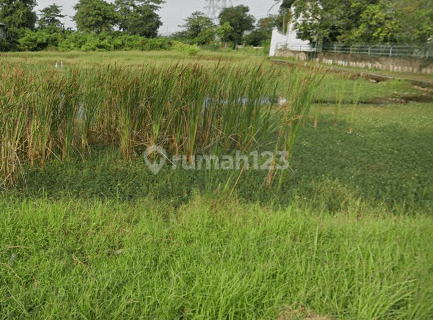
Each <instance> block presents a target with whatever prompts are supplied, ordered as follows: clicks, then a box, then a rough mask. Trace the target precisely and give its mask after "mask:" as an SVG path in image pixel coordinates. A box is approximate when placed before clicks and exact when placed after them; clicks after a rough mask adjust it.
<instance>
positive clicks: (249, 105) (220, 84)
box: [0, 62, 319, 186]
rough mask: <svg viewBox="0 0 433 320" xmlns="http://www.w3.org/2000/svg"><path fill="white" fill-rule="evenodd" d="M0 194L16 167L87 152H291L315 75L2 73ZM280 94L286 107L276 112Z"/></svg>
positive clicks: (264, 69) (196, 69)
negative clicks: (112, 149) (92, 149)
mask: <svg viewBox="0 0 433 320" xmlns="http://www.w3.org/2000/svg"><path fill="white" fill-rule="evenodd" d="M0 72H1V74H2V77H1V79H0V152H1V178H2V180H3V185H5V186H10V185H13V184H14V182H15V181H16V180H17V179H18V177H19V173H20V167H21V164H22V163H23V162H28V163H30V164H31V165H35V164H40V165H41V166H42V167H43V166H44V165H45V163H46V162H47V161H48V160H50V159H52V158H54V157H56V158H58V159H61V160H68V159H70V157H71V154H72V153H73V152H76V151H79V153H80V154H81V157H82V159H83V160H85V158H86V152H87V151H88V150H89V148H90V147H91V146H92V144H93V143H98V144H99V145H106V146H112V145H115V146H118V147H119V148H120V150H121V152H122V155H123V157H124V159H130V158H131V156H132V155H133V152H134V151H135V150H136V149H138V148H141V149H142V148H143V147H144V148H145V147H147V146H151V145H159V146H162V147H164V148H165V149H166V150H169V152H171V153H172V154H182V155H184V156H187V157H188V159H189V160H190V161H193V155H195V154H200V153H204V152H208V151H209V149H210V148H212V150H218V152H224V153H226V152H230V151H231V150H242V151H246V152H247V151H250V150H253V149H254V148H257V147H258V146H264V145H270V146H272V148H273V149H275V150H280V151H281V150H287V151H290V149H291V146H292V145H293V143H294V141H295V138H296V135H297V132H298V130H299V123H300V119H302V117H303V116H305V115H306V114H307V113H308V110H309V106H310V99H311V90H312V88H313V87H315V86H316V85H317V82H318V81H319V79H318V77H317V76H316V75H314V74H309V75H301V74H300V73H298V72H296V70H291V71H288V70H284V69H278V68H277V67H273V66H268V65H266V66H264V65H263V64H257V65H252V66H241V65H236V64H224V63H219V62H215V63H214V64H206V65H202V64H200V63H172V64H168V65H164V66H161V65H154V64H147V65H142V66H140V67H136V66H134V67H128V66H121V67H120V66H116V65H110V66H94V67H86V68H80V67H72V68H65V69H61V70H55V69H53V68H38V69H36V68H35V67H31V66H28V65H24V64H2V65H1V64H0ZM278 95H282V96H284V97H286V99H287V103H286V105H285V106H284V107H283V108H281V106H280V107H278V105H277V98H276V97H278Z"/></svg>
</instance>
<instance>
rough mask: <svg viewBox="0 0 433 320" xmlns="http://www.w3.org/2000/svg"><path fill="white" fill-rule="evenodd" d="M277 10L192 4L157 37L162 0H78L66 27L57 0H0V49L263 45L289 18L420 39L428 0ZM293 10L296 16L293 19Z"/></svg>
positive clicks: (283, 3) (324, 29)
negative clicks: (3, 29)
mask: <svg viewBox="0 0 433 320" xmlns="http://www.w3.org/2000/svg"><path fill="white" fill-rule="evenodd" d="M274 1H275V4H276V5H278V6H279V12H278V14H275V15H268V16H267V17H265V18H262V19H259V20H256V18H255V17H254V16H252V15H251V14H250V9H249V7H248V6H246V5H238V6H232V7H228V8H224V9H223V10H222V11H221V12H220V13H219V16H218V19H217V21H214V20H212V19H211V18H210V17H208V16H206V14H204V13H203V12H200V11H196V12H193V13H192V14H191V15H190V16H189V17H188V18H187V19H185V23H184V24H183V25H181V26H179V27H181V31H179V32H176V33H175V34H173V35H171V36H170V37H158V29H159V28H160V27H161V26H162V21H161V17H160V16H159V14H158V11H159V10H160V9H161V7H162V5H164V3H165V2H164V0H115V2H114V3H108V2H106V1H104V0H79V2H78V3H77V4H76V5H75V6H74V9H75V15H74V16H73V17H72V19H73V21H74V22H75V24H76V29H77V30H72V29H70V28H69V29H66V28H65V27H64V25H63V23H62V22H61V19H62V18H64V17H65V15H64V14H63V13H62V7H61V6H59V5H57V4H55V3H54V4H52V5H50V6H48V7H46V8H44V9H42V10H41V11H40V14H39V17H38V15H37V14H36V13H35V11H34V8H35V6H36V1H35V0H0V22H2V23H6V24H7V25H8V32H7V37H6V38H5V39H2V40H0V51H7V50H23V51H36V50H44V49H49V48H53V49H61V50H121V49H123V50H125V49H138V50H154V49H167V48H169V47H171V46H172V45H173V44H175V45H176V46H178V47H179V46H180V47H182V46H181V45H180V44H179V43H184V44H187V46H184V47H183V48H184V49H185V48H186V50H192V49H191V48H190V47H188V45H191V46H206V45H208V46H214V47H216V46H221V45H223V46H225V47H227V46H228V47H235V46H236V44H241V43H243V44H246V45H250V46H265V47H266V46H268V45H269V42H270V38H271V35H272V29H273V28H275V27H276V28H278V29H279V30H280V31H281V32H286V30H287V25H288V23H289V22H290V21H292V20H293V21H296V23H295V27H296V29H297V33H298V36H299V37H300V38H301V39H303V40H309V41H310V42H327V41H329V42H346V43H388V44H389V43H418V44H420V43H421V44H422V43H427V42H432V41H433V40H432V37H433V0H411V1H407V0H309V1H307V0H274ZM300 18H301V19H300Z"/></svg>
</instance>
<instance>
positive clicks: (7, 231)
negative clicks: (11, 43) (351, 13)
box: [0, 51, 433, 319]
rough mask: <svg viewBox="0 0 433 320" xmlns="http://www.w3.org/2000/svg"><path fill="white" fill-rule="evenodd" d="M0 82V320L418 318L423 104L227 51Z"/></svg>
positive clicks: (425, 283)
mask: <svg viewBox="0 0 433 320" xmlns="http://www.w3.org/2000/svg"><path fill="white" fill-rule="evenodd" d="M56 65H57V67H56ZM0 73H1V75H2V76H1V78H0V165H1V172H0V192H1V195H0V230H1V233H0V319H20V318H23V319H27V318H28V319H68V318H74V319H75V318H76V319H96V318H100V319H106V318H125V319H136V318H139V319H313V318H315V319H316V318H317V319H431V318H433V306H432V304H431V301H433V285H432V284H433V269H432V268H431V261H433V248H432V243H433V218H432V214H433V162H432V159H433V154H432V150H433V127H432V125H431V124H432V121H433V94H432V92H430V91H428V90H421V89H420V88H416V87H413V86H411V85H410V84H409V83H408V82H406V81H405V80H395V81H390V82H379V83H372V82H368V81H366V80H364V79H361V78H360V79H353V78H349V77H345V76H343V75H341V74H330V73H328V72H325V71H324V70H322V69H320V68H319V69H314V68H313V69H311V68H309V69H304V68H303V67H302V66H296V65H294V66H291V67H282V66H276V65H273V64H272V63H271V62H270V61H269V60H268V59H264V58H261V57H253V56H250V55H246V54H245V53H242V52H240V53H239V52H238V53H221V52H220V53H216V52H207V51H201V52H200V53H198V54H197V55H190V54H188V52H185V53H182V52H156V53H155V52H146V53H144V52H138V51H130V52H110V53H82V52H64V53H62V52H41V53H6V54H2V56H1V57H0ZM153 145H157V146H159V147H161V148H164V150H165V152H166V153H167V156H168V158H170V159H173V157H176V158H179V159H182V162H183V163H182V165H178V166H177V167H176V168H174V166H173V165H172V163H170V162H168V161H166V163H165V164H164V166H162V168H161V170H160V171H159V172H158V173H157V174H154V172H152V171H151V170H150V169H149V167H148V163H149V161H152V162H158V161H161V160H163V159H164V158H163V157H162V155H161V154H158V153H156V152H150V153H146V150H148V149H147V148H148V147H150V146H153ZM278 151H284V153H283V156H282V157H280V156H281V154H279V153H277V152H278ZM263 152H267V153H266V154H267V155H268V156H267V157H261V156H257V157H258V159H257V161H258V163H257V166H258V168H257V169H255V168H253V166H252V165H251V163H250V165H249V166H247V165H246V164H245V161H244V162H241V164H240V165H239V166H238V167H236V166H234V168H233V169H227V170H222V169H221V166H218V168H217V167H216V163H215V161H214V160H212V161H213V162H212V161H211V162H210V166H209V168H203V167H202V168H201V169H198V162H199V159H200V158H199V157H200V156H201V157H205V156H214V159H215V158H216V157H218V158H220V159H223V156H226V157H230V156H231V157H236V155H242V156H245V157H246V158H248V157H250V159H249V161H251V162H253V160H254V158H253V156H251V155H252V154H253V155H254V154H256V155H257V154H258V155H260V154H261V153H263ZM145 155H146V156H147V158H145ZM269 155H270V156H269ZM274 155H275V156H274ZM277 155H278V156H277ZM284 161H287V162H288V164H289V166H288V168H286V169H285V170H282V169H276V168H277V165H281V163H282V162H284ZM266 162H267V163H266ZM219 164H221V163H219ZM266 164H268V166H264V165H266ZM269 165H270V166H269Z"/></svg>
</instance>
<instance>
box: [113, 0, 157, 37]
mask: <svg viewBox="0 0 433 320" xmlns="http://www.w3.org/2000/svg"><path fill="white" fill-rule="evenodd" d="M162 3H164V1H163V0H141V1H135V0H116V7H117V12H118V13H119V28H120V30H122V31H124V32H126V33H128V34H137V35H140V36H143V37H147V38H155V37H157V36H158V29H159V27H160V26H162V22H161V18H160V16H159V15H158V14H157V11H158V10H159V9H160V8H161V7H160V5H161V4H162Z"/></svg>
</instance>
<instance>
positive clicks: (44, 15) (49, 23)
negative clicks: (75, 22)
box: [38, 3, 66, 30]
mask: <svg viewBox="0 0 433 320" xmlns="http://www.w3.org/2000/svg"><path fill="white" fill-rule="evenodd" d="M64 17H66V16H65V15H64V14H62V6H59V5H57V4H55V3H53V4H52V5H50V6H48V7H46V8H44V9H42V10H41V18H40V19H39V21H38V25H39V28H40V29H45V28H51V29H54V30H55V29H63V28H64V25H63V23H62V22H61V21H60V19H61V18H64Z"/></svg>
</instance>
